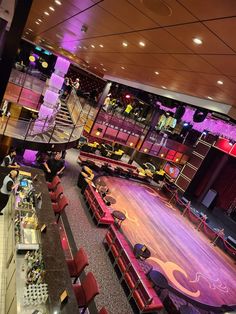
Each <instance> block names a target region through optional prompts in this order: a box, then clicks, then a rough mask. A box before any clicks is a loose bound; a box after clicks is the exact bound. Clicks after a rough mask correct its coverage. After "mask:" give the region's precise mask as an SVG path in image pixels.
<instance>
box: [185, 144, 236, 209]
mask: <svg viewBox="0 0 236 314" xmlns="http://www.w3.org/2000/svg"><path fill="white" fill-rule="evenodd" d="M209 189H214V190H216V191H217V193H218V197H217V203H216V206H217V207H220V208H222V209H224V210H227V209H228V208H229V207H230V205H231V203H232V202H233V200H234V199H235V197H236V158H235V157H231V156H229V155H227V154H225V153H223V152H221V151H220V150H218V149H215V148H212V149H211V151H210V152H209V154H208V156H207V158H206V159H205V160H204V163H203V164H202V166H201V168H200V169H199V171H198V173H197V175H196V176H195V178H194V180H193V181H192V183H191V184H190V186H189V189H188V191H187V193H188V194H190V195H193V196H195V197H197V198H198V200H199V201H201V200H202V199H203V197H204V195H205V194H206V192H207V191H208V190H209Z"/></svg>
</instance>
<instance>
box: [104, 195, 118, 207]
mask: <svg viewBox="0 0 236 314" xmlns="http://www.w3.org/2000/svg"><path fill="white" fill-rule="evenodd" d="M103 199H104V201H105V203H106V205H107V203H109V204H112V205H114V204H115V203H116V200H115V199H114V197H112V196H110V195H106V196H105V197H104V198H103Z"/></svg>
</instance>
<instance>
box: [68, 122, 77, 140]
mask: <svg viewBox="0 0 236 314" xmlns="http://www.w3.org/2000/svg"><path fill="white" fill-rule="evenodd" d="M75 128H76V125H74V126H73V128H72V131H71V133H70V136H69V139H68V143H69V142H70V140H71V137H72V135H73V132H74V130H75Z"/></svg>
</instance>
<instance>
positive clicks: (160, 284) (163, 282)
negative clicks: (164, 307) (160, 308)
mask: <svg viewBox="0 0 236 314" xmlns="http://www.w3.org/2000/svg"><path fill="white" fill-rule="evenodd" d="M148 277H149V279H150V280H151V281H152V283H153V285H154V287H157V288H159V289H160V290H161V289H166V288H168V287H169V283H168V281H167V279H166V277H165V276H164V275H163V274H162V273H160V272H159V271H157V270H151V271H150V273H149V274H148ZM157 294H158V295H159V293H157Z"/></svg>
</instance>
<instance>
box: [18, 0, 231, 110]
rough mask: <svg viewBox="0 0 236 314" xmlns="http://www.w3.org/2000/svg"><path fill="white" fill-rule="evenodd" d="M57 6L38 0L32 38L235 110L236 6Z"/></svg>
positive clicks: (172, 2)
mask: <svg viewBox="0 0 236 314" xmlns="http://www.w3.org/2000/svg"><path fill="white" fill-rule="evenodd" d="M98 2H99V3H98ZM52 3H54V1H52V0H34V1H33V6H32V9H31V12H30V15H29V18H28V21H27V25H26V32H27V33H24V36H25V37H26V38H27V39H29V40H31V41H35V42H37V43H38V44H40V45H42V46H44V47H45V48H47V49H51V50H52V51H55V52H56V53H59V54H62V55H64V56H65V57H67V58H70V60H73V61H74V62H79V64H80V66H82V65H86V61H87V62H89V63H87V65H86V67H88V66H89V70H90V71H93V70H94V72H95V73H98V71H100V72H103V73H104V74H108V75H113V76H117V77H120V78H123V79H129V80H134V81H136V82H140V83H143V84H149V85H152V86H156V87H159V88H161V87H162V86H165V87H167V88H168V89H170V90H173V91H176V92H178V93H186V94H188V95H193V96H197V97H203V98H207V96H210V97H212V98H213V99H214V100H217V101H221V102H224V103H228V104H231V105H236V104H235V103H236V101H235V97H234V95H235V84H236V56H235V51H236V41H235V39H234V36H233V34H234V33H233V31H234V29H235V28H236V18H235V17H232V16H233V15H236V0H224V1H223V0H207V1H205V0H155V1H153V2H152V1H150V0H119V1H111V0H104V1H98V0H83V1H82V0H67V1H65V0H64V1H62V5H61V6H57V5H56V4H55V3H54V4H53V7H54V8H55V12H52V11H51V10H50V11H49V6H51V5H52ZM97 3H98V4H97ZM150 3H154V4H155V6H154V7H153V6H152V5H151V6H150ZM91 5H92V6H93V7H92V8H90V6H91ZM46 10H47V11H48V12H49V14H50V15H49V16H46V15H45V14H44V11H46ZM81 11H83V12H81ZM37 19H41V20H42V22H40V25H37V24H36V23H35V22H36V20H37ZM206 19H209V20H208V21H206ZM202 20H203V21H202ZM82 25H87V26H88V29H87V32H82V31H81V27H82ZM29 28H30V30H29ZM194 37H199V38H201V39H202V40H203V44H202V45H199V46H197V45H195V44H194V43H193V41H192V40H193V38H194ZM40 40H43V41H40ZM140 41H142V42H143V43H144V44H145V46H144V47H142V46H140V44H139V42H140ZM123 42H126V43H127V45H128V46H127V47H124V46H123V45H122V43H123ZM155 71H158V72H159V75H156V74H155ZM218 80H222V81H223V85H219V84H217V81H218Z"/></svg>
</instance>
